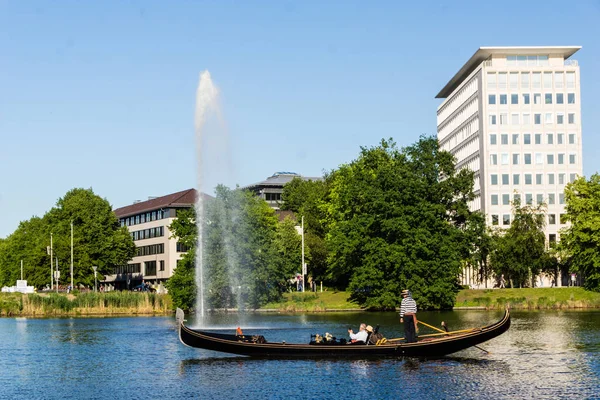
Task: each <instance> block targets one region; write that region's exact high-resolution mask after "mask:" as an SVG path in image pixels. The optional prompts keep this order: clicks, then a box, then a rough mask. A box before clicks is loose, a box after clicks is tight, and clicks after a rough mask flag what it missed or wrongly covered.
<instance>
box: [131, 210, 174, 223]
mask: <svg viewBox="0 0 600 400" xmlns="http://www.w3.org/2000/svg"><path fill="white" fill-rule="evenodd" d="M165 217H166V216H165V212H164V210H156V211H150V212H145V213H141V214H137V215H132V216H131V217H127V218H121V220H120V222H121V226H131V225H137V224H143V223H146V222H150V221H156V220H159V219H163V218H165Z"/></svg>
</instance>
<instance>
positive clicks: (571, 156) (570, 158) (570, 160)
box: [569, 154, 575, 164]
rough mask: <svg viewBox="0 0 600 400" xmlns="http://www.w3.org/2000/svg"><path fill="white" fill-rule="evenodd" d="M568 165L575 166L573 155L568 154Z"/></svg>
mask: <svg viewBox="0 0 600 400" xmlns="http://www.w3.org/2000/svg"><path fill="white" fill-rule="evenodd" d="M569 164H575V154H569Z"/></svg>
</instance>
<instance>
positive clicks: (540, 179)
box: [535, 174, 544, 185]
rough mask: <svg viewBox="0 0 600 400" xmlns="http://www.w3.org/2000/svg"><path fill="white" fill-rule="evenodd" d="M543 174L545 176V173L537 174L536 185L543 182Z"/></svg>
mask: <svg viewBox="0 0 600 400" xmlns="http://www.w3.org/2000/svg"><path fill="white" fill-rule="evenodd" d="M542 176H544V174H535V184H536V185H541V184H542Z"/></svg>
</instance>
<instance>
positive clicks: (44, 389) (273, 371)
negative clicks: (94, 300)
mask: <svg viewBox="0 0 600 400" xmlns="http://www.w3.org/2000/svg"><path fill="white" fill-rule="evenodd" d="M419 316H420V319H422V320H423V321H425V322H427V323H429V324H431V325H436V326H439V325H440V322H441V321H442V320H445V321H446V322H447V323H448V324H449V325H450V329H452V330H455V329H461V328H468V327H474V326H482V325H487V324H489V323H491V322H493V321H495V320H498V319H500V317H501V316H502V312H496V311H454V312H445V313H441V312H428V313H426V312H423V313H420V314H419ZM361 321H364V322H366V323H368V324H371V325H373V326H375V325H377V324H380V325H381V331H382V332H383V333H384V334H385V336H386V337H388V338H392V337H398V336H401V334H400V332H401V326H400V325H399V323H398V318H397V314H395V313H328V314H308V315H299V314H298V315H285V314H268V315H262V314H254V315H246V316H244V317H242V318H238V316H237V315H217V316H210V317H209V318H208V320H207V321H206V322H205V324H206V325H209V326H211V327H213V328H221V329H225V330H226V331H230V332H232V333H233V332H234V330H235V327H236V326H237V325H240V326H241V327H242V328H243V329H244V333H252V332H255V331H253V329H256V330H260V332H261V334H263V335H264V336H265V337H266V338H267V340H273V341H280V340H286V341H287V342H293V341H297V342H308V341H309V340H310V335H311V334H314V333H320V334H324V333H325V332H330V333H332V334H334V335H335V336H337V337H345V336H346V331H347V328H348V327H350V326H351V327H353V328H354V330H356V329H357V327H358V324H359V323H360V322H361ZM188 324H190V325H194V321H193V319H190V321H188ZM421 333H422V334H424V333H429V332H428V331H427V330H426V329H424V328H421ZM481 347H483V348H485V349H486V350H488V351H489V354H488V353H485V352H483V351H481V350H477V349H469V350H465V351H462V352H460V353H456V354H454V355H452V356H449V357H445V358H442V359H436V360H424V359H383V360H253V359H249V358H244V357H237V356H230V355H225V354H221V353H215V352H209V351H204V350H199V349H192V348H189V347H185V346H184V345H182V344H181V343H180V342H179V340H178V338H177V332H176V330H175V321H174V318H171V317H133V318H71V319H29V318H16V319H14V318H4V319H0V398H2V399H5V398H7V399H15V398H24V399H36V398H43V399H81V398H85V399H101V398H102V399H104V398H132V399H138V398H139V399H141V398H163V399H171V398H174V399H177V398H186V399H187V398H201V397H202V398H206V399H218V398H227V399H245V398H248V399H254V398H257V399H258V398H271V399H287V398H295V399H319V398H323V399H339V398H345V399H397V398H410V399H418V398H427V399H452V398H470V399H478V398H485V399H500V398H511V399H513V398H535V399H556V398H573V399H594V398H596V399H600V312H599V311H581V312H578V311H570V312H563V311H540V312H519V311H515V312H513V313H512V326H511V328H510V330H509V331H508V332H507V333H505V334H503V335H502V336H500V337H498V338H496V339H493V340H492V341H490V342H487V343H485V344H483V345H481Z"/></svg>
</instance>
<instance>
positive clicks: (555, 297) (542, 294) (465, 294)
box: [455, 287, 600, 310]
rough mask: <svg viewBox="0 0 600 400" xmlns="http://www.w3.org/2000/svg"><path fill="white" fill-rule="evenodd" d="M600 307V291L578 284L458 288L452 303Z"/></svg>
mask: <svg viewBox="0 0 600 400" xmlns="http://www.w3.org/2000/svg"><path fill="white" fill-rule="evenodd" d="M507 305H510V307H511V308H514V309H527V310H535V309H569V308H600V293H596V292H590V291H587V290H584V289H583V288H580V287H560V288H535V289H530V288H525V289H477V290H461V291H460V292H459V293H458V296H457V298H456V304H455V307H485V308H489V309H503V308H505V307H506V306H507Z"/></svg>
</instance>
